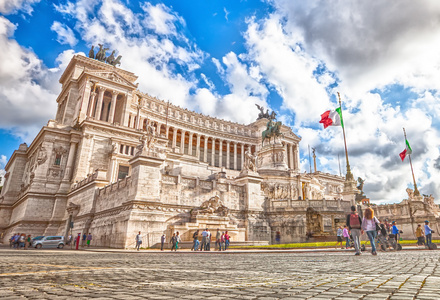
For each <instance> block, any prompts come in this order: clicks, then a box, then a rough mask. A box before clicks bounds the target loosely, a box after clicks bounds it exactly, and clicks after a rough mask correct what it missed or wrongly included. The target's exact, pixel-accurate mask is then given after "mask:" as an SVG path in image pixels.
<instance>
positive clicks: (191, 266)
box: [0, 248, 440, 300]
mask: <svg viewBox="0 0 440 300" xmlns="http://www.w3.org/2000/svg"><path fill="white" fill-rule="evenodd" d="M439 257H440V251H427V250H407V251H401V252H387V253H379V255H377V256H372V255H371V254H369V253H364V254H362V255H361V256H354V255H353V252H351V251H327V252H311V251H310V252H297V253H295V252H283V251H272V252H270V253H268V252H258V251H252V252H245V251H242V252H240V251H234V252H232V251H231V252H229V253H228V252H226V253H216V252H210V253H203V252H202V253H200V252H197V253H194V252H188V251H182V252H177V253H171V252H169V251H166V252H162V253H160V252H153V251H140V252H132V251H114V252H104V251H70V250H35V249H31V250H26V251H25V250H12V249H9V248H1V249H0V298H1V299H3V298H4V299H73V298H76V299H91V298H94V299H99V298H101V299H267V300H268V299H439V298H440V288H439V286H440V260H439Z"/></svg>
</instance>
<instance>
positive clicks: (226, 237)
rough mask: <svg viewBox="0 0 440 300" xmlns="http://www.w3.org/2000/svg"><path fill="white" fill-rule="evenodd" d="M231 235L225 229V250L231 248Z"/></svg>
mask: <svg viewBox="0 0 440 300" xmlns="http://www.w3.org/2000/svg"><path fill="white" fill-rule="evenodd" d="M230 238H231V237H230V236H229V234H228V232H227V231H225V251H226V250H227V249H228V248H229V239H230Z"/></svg>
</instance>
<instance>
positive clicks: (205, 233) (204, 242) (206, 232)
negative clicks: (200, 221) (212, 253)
mask: <svg viewBox="0 0 440 300" xmlns="http://www.w3.org/2000/svg"><path fill="white" fill-rule="evenodd" d="M207 230H208V228H206V229H205V230H203V231H202V244H201V245H200V251H203V250H206V249H205V248H206V237H207V236H208V231H207Z"/></svg>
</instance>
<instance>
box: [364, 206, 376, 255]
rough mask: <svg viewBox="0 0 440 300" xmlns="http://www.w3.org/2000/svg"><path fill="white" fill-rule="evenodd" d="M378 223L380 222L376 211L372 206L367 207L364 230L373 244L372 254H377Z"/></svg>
mask: <svg viewBox="0 0 440 300" xmlns="http://www.w3.org/2000/svg"><path fill="white" fill-rule="evenodd" d="M376 224H379V220H378V219H377V218H376V217H375V216H374V211H373V209H372V208H371V207H367V208H366V209H365V213H364V219H363V220H362V230H363V231H365V232H366V233H367V236H368V238H369V239H370V244H371V254H373V255H377V252H376V244H375V239H376V236H377V230H376Z"/></svg>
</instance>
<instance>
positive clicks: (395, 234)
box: [390, 221, 399, 244]
mask: <svg viewBox="0 0 440 300" xmlns="http://www.w3.org/2000/svg"><path fill="white" fill-rule="evenodd" d="M391 225H393V227H391V234H390V238H393V239H394V240H395V241H396V244H397V239H398V235H399V229H398V228H397V222H396V221H393V222H391Z"/></svg>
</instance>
